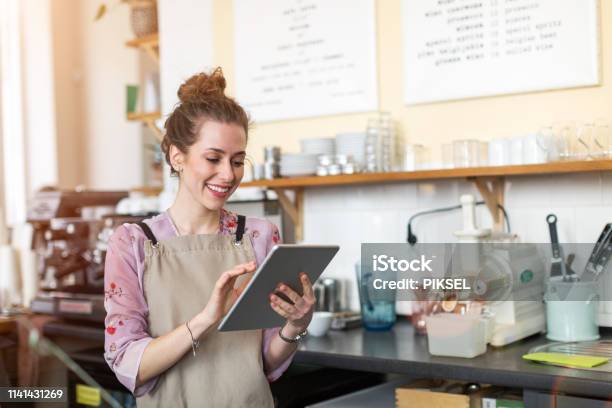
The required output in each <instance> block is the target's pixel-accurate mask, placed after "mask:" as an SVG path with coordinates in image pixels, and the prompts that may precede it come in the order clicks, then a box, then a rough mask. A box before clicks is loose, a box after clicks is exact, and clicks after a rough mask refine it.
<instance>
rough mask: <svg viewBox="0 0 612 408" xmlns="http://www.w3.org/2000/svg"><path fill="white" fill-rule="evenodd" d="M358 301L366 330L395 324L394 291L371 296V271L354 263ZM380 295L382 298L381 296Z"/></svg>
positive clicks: (377, 329)
mask: <svg viewBox="0 0 612 408" xmlns="http://www.w3.org/2000/svg"><path fill="white" fill-rule="evenodd" d="M355 274H356V275H357V286H358V289H359V303H360V304H361V319H362V322H363V326H364V327H365V328H366V330H370V331H386V330H390V329H391V328H392V327H393V325H394V324H395V319H396V314H395V292H394V291H387V292H386V295H385V296H381V295H380V294H378V295H377V296H376V297H374V296H372V293H371V291H372V290H374V289H373V288H372V273H369V272H368V271H365V270H362V268H361V265H360V264H359V263H357V264H356V265H355ZM381 297H382V298H381Z"/></svg>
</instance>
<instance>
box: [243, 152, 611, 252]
mask: <svg viewBox="0 0 612 408" xmlns="http://www.w3.org/2000/svg"><path fill="white" fill-rule="evenodd" d="M599 171H612V160H593V161H567V162H553V163H543V164H528V165H520V166H495V167H470V168H460V169H440V170H419V171H409V172H391V173H362V174H351V175H338V176H308V177H294V178H279V179H274V180H257V181H250V182H245V183H242V184H240V186H241V187H265V188H269V189H271V190H274V192H275V193H276V194H277V195H278V198H279V201H280V204H281V205H282V207H283V209H284V210H285V211H286V212H287V214H288V215H289V217H290V218H291V220H292V221H293V223H294V226H295V235H296V241H300V240H301V239H302V237H303V218H304V214H303V208H304V203H303V197H304V194H303V192H304V189H305V188H309V187H333V186H348V185H360V184H380V183H399V182H406V181H420V180H423V181H425V180H430V181H434V180H448V179H467V180H469V181H471V182H473V183H474V185H475V186H476V188H477V189H478V191H479V192H480V195H481V196H482V198H483V199H484V200H485V202H486V204H487V208H488V209H489V211H490V212H491V216H492V218H493V229H494V230H496V231H502V230H503V213H502V211H501V210H500V209H499V207H498V206H499V205H503V204H504V191H505V177H507V176H513V177H526V176H537V175H556V174H568V173H589V172H599ZM285 190H293V191H294V192H295V199H294V200H293V201H291V200H290V199H289V197H288V196H287V194H286V191H285Z"/></svg>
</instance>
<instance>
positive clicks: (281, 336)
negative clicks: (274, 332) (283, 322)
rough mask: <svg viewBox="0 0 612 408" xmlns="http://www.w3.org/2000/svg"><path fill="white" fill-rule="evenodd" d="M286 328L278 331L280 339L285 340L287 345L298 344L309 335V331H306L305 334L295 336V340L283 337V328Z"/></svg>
mask: <svg viewBox="0 0 612 408" xmlns="http://www.w3.org/2000/svg"><path fill="white" fill-rule="evenodd" d="M284 327H285V326H283V327H281V328H280V330H279V331H278V337H280V338H281V339H283V341H285V342H287V343H297V342H298V341H300V340H302V339H303V338H304V337H306V336H307V335H308V330H306V329H304V331H303V332H301V333H300V334H298V335H297V336H295V338H293V339H292V338H289V337H285V336H283V328H284Z"/></svg>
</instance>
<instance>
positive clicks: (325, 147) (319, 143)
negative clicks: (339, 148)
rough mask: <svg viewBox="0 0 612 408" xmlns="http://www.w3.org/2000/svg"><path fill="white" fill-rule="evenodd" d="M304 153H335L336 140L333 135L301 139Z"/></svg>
mask: <svg viewBox="0 0 612 408" xmlns="http://www.w3.org/2000/svg"><path fill="white" fill-rule="evenodd" d="M300 145H301V146H302V153H308V154H327V155H330V156H331V155H333V154H334V149H335V147H336V141H335V139H334V138H333V137H326V138H319V139H302V140H300Z"/></svg>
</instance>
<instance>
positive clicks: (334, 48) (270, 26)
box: [234, 0, 378, 122]
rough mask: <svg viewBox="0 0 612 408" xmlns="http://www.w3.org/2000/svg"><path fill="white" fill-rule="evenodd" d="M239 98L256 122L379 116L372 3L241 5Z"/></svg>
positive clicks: (269, 0) (244, 0) (309, 0)
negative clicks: (375, 113) (375, 112)
mask: <svg viewBox="0 0 612 408" xmlns="http://www.w3.org/2000/svg"><path fill="white" fill-rule="evenodd" d="M234 17H235V19H234V34H235V61H236V62H235V67H236V68H235V81H236V97H237V99H238V101H239V102H240V103H241V104H242V105H243V106H245V108H246V109H247V110H248V111H249V112H250V114H251V115H252V117H253V118H254V119H255V120H256V121H258V122H264V121H273V120H282V119H292V118H299V117H309V116H319V115H330V114H337V113H349V112H363V111H372V110H377V108H378V99H377V95H378V92H377V87H376V33H375V4H374V0H333V1H330V0H257V1H253V0H235V1H234Z"/></svg>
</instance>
